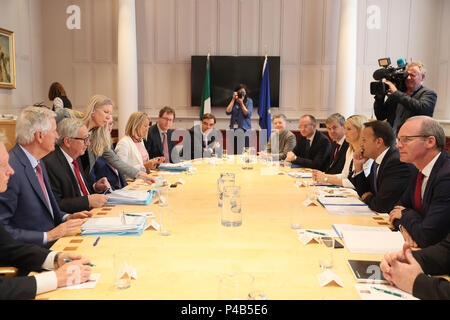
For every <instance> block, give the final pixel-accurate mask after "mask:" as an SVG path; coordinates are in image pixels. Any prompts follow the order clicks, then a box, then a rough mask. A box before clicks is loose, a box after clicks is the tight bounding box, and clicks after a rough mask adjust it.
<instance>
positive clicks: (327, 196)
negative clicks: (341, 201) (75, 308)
mask: <svg viewBox="0 0 450 320" xmlns="http://www.w3.org/2000/svg"><path fill="white" fill-rule="evenodd" d="M325 198H345V197H344V196H330V195H326V196H325Z"/></svg>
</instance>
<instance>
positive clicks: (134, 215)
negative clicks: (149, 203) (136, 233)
mask: <svg viewBox="0 0 450 320" xmlns="http://www.w3.org/2000/svg"><path fill="white" fill-rule="evenodd" d="M125 215H126V216H129V217H142V215H141V214H133V213H125Z"/></svg>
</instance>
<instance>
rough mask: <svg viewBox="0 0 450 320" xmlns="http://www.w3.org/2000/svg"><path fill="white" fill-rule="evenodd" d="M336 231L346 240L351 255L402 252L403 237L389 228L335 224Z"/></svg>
mask: <svg viewBox="0 0 450 320" xmlns="http://www.w3.org/2000/svg"><path fill="white" fill-rule="evenodd" d="M333 228H334V230H335V231H336V233H337V235H338V236H339V237H340V238H343V239H344V243H345V247H346V248H347V249H348V250H349V251H350V252H351V253H368V254H386V253H388V252H397V251H400V250H402V248H403V243H404V242H405V241H404V240H403V236H402V234H401V233H400V232H391V230H390V229H389V228H387V227H365V226H354V225H347V224H335V225H333Z"/></svg>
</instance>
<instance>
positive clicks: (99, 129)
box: [81, 95, 155, 183]
mask: <svg viewBox="0 0 450 320" xmlns="http://www.w3.org/2000/svg"><path fill="white" fill-rule="evenodd" d="M113 105H114V103H113V101H112V100H111V99H109V98H108V97H106V96H103V95H94V96H92V97H91V99H90V100H89V102H88V104H87V106H86V109H85V112H84V116H83V118H82V120H83V122H84V124H85V125H86V127H87V128H88V130H89V134H90V145H89V147H88V149H87V151H86V153H85V154H84V155H83V156H81V160H82V163H83V167H84V168H85V170H86V174H87V175H88V176H89V173H90V171H91V170H92V168H93V166H94V164H95V161H96V160H97V158H98V157H100V156H102V157H103V158H104V159H105V161H106V162H107V163H109V164H110V165H111V166H112V167H114V168H116V169H117V170H118V171H119V172H120V173H122V174H123V175H126V176H128V177H131V178H132V179H143V180H144V181H145V182H147V183H153V182H155V180H154V179H153V178H152V177H150V176H148V175H147V174H146V173H145V171H140V170H139V169H136V168H134V167H132V166H130V165H129V164H127V163H125V162H123V161H122V160H121V159H120V158H119V157H118V156H117V154H116V153H115V152H114V151H113V150H112V149H111V134H110V132H109V130H108V122H109V121H111V119H112V109H113Z"/></svg>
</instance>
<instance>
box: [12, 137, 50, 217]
mask: <svg viewBox="0 0 450 320" xmlns="http://www.w3.org/2000/svg"><path fill="white" fill-rule="evenodd" d="M14 152H15V153H16V155H17V158H18V159H19V160H20V162H21V163H22V165H23V166H24V171H25V176H26V177H27V179H28V181H29V182H30V184H31V186H32V187H33V189H34V192H36V194H37V196H38V197H39V199H41V201H42V203H43V205H44V206H45V207H46V208H47V211H48V214H49V215H50V216H51V213H50V212H51V211H50V208H49V207H48V203H47V200H46V199H45V195H44V192H43V191H42V188H41V185H40V183H39V181H38V178H37V176H36V172H34V168H33V167H32V166H31V163H30V161H29V160H28V158H27V155H26V154H25V153H24V152H23V150H22V149H21V148H20V146H19V145H17V149H15V150H14ZM41 165H42V164H41ZM44 184H46V183H45V177H44ZM46 188H47V193H48V192H50V191H51V189H50V191H49V190H48V186H47V184H46ZM49 198H50V196H49Z"/></svg>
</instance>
